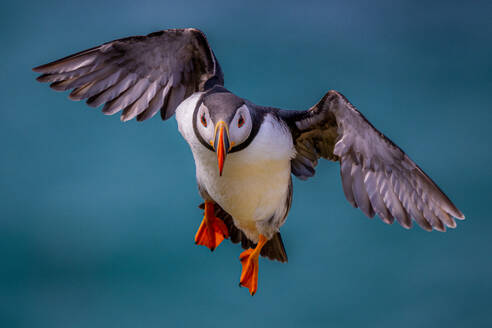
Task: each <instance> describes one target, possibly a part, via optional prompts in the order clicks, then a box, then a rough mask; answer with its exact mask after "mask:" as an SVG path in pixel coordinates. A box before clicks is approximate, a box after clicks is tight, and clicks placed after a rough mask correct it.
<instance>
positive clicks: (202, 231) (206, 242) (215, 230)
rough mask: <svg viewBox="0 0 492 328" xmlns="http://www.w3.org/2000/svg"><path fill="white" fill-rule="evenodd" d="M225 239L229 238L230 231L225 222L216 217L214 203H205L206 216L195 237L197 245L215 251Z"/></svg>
mask: <svg viewBox="0 0 492 328" xmlns="http://www.w3.org/2000/svg"><path fill="white" fill-rule="evenodd" d="M224 238H229V231H228V229H227V226H226V225H225V223H224V221H222V220H221V219H219V218H217V217H215V213H214V203H213V202H209V201H205V216H204V217H203V220H202V223H201V224H200V228H198V231H197V233H196V235H195V244H197V245H203V246H207V247H208V248H210V250H211V251H213V250H214V249H215V248H217V246H219V245H220V243H221V242H222V241H223V240H224Z"/></svg>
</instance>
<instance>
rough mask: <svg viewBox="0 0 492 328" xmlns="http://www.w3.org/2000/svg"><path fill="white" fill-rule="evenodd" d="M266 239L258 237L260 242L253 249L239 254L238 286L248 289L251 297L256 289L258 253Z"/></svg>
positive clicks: (261, 236)
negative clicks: (239, 276)
mask: <svg viewBox="0 0 492 328" xmlns="http://www.w3.org/2000/svg"><path fill="white" fill-rule="evenodd" d="M266 242H267V239H266V237H265V236H263V235H260V240H259V242H258V245H257V246H256V247H255V249H252V248H249V249H247V250H245V251H244V252H242V253H241V255H240V256H239V260H240V261H241V265H242V271H241V278H240V280H239V286H243V287H246V288H248V289H249V293H250V294H251V296H253V295H254V294H255V293H256V290H257V289H258V271H259V264H258V258H259V257H260V252H261V249H262V248H263V246H264V245H265V243H266Z"/></svg>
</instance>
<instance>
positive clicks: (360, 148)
mask: <svg viewBox="0 0 492 328" xmlns="http://www.w3.org/2000/svg"><path fill="white" fill-rule="evenodd" d="M278 113H279V116H280V117H281V118H282V119H284V120H285V121H286V123H287V125H288V126H289V127H290V129H291V132H292V135H293V137H294V143H295V147H296V150H297V153H296V157H295V158H294V159H293V160H292V173H293V174H294V175H296V176H298V177H300V178H301V179H306V178H308V177H311V176H313V175H314V172H315V171H314V168H315V167H316V165H317V160H318V158H327V159H331V160H335V161H339V162H340V176H341V178H342V187H343V192H344V194H345V197H346V198H347V200H348V201H349V202H350V204H352V206H354V207H359V208H360V209H361V210H362V212H364V214H366V215H367V216H368V217H373V216H374V215H375V214H377V215H378V216H379V217H380V218H381V219H382V220H383V221H384V222H386V223H389V224H390V223H393V222H394V220H395V219H396V221H398V223H399V224H400V225H401V226H403V227H405V228H411V226H412V221H411V219H412V218H413V219H414V220H415V222H417V223H418V225H419V226H420V227H422V228H423V229H424V230H428V231H430V230H432V229H435V230H438V231H445V230H446V226H447V227H450V228H454V227H456V222H455V220H454V219H453V217H454V218H457V219H464V215H463V213H461V212H460V211H459V210H458V209H457V208H456V206H454V205H453V203H452V202H451V201H450V200H449V198H448V197H447V196H446V195H445V194H444V193H443V192H442V191H441V190H440V189H439V187H438V186H437V185H436V184H435V183H434V182H433V181H432V180H431V179H430V178H429V177H428V176H427V175H426V174H425V173H424V172H423V171H422V170H421V169H420V168H419V167H418V166H417V165H416V164H415V163H414V162H413V161H412V160H411V159H410V158H409V157H408V156H407V155H406V154H405V153H404V152H403V151H402V150H401V149H400V148H399V147H398V146H396V145H395V144H394V143H393V142H392V141H391V140H389V139H388V138H386V137H385V136H384V135H383V134H382V133H381V132H379V131H378V130H376V129H375V128H374V127H373V126H372V125H371V123H369V122H368V121H367V120H366V118H365V117H364V116H363V115H362V114H361V113H360V112H359V111H358V110H357V109H356V108H355V107H354V106H353V105H352V104H351V103H350V102H349V101H348V100H347V99H346V98H345V97H344V96H343V95H342V94H340V93H338V92H336V91H330V92H328V93H327V94H326V95H325V96H324V97H323V99H321V101H320V102H319V103H318V104H316V105H315V106H313V107H312V108H311V109H309V110H307V111H283V110H279V111H278Z"/></svg>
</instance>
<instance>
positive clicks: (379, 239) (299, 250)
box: [0, 0, 492, 328]
mask: <svg viewBox="0 0 492 328" xmlns="http://www.w3.org/2000/svg"><path fill="white" fill-rule="evenodd" d="M176 27H197V28H200V29H202V30H203V31H204V32H205V33H206V34H207V36H208V38H209V41H210V43H211V45H212V47H213V49H214V51H215V54H216V55H217V57H218V59H219V61H220V63H221V65H222V68H223V70H224V72H225V79H226V87H228V88H229V89H230V90H231V91H233V92H235V93H237V94H238V95H240V96H243V97H245V98H248V99H250V100H251V101H253V102H255V103H258V104H261V105H271V106H277V107H282V108H292V109H305V108H309V107H310V106H311V105H313V104H314V103H316V102H317V101H318V100H319V99H320V98H321V97H322V96H323V95H324V93H325V92H326V91H328V90H329V89H336V90H338V91H340V92H342V93H343V94H344V95H345V96H347V97H348V98H349V99H350V101H351V102H352V103H354V104H355V105H356V106H357V107H358V108H359V109H360V110H361V111H362V112H363V113H364V115H365V116H366V117H367V118H368V119H369V120H370V121H371V122H372V123H373V124H374V125H375V126H376V127H377V128H379V129H380V130H381V131H382V132H383V133H385V134H386V135H387V136H389V137H390V138H391V139H392V140H393V141H394V142H395V143H397V144H398V145H400V146H401V147H402V148H403V149H404V150H405V151H406V152H407V153H408V154H409V156H410V157H411V158H412V159H413V160H415V161H416V162H417V163H418V164H419V165H420V166H421V167H422V168H423V169H424V170H425V171H426V172H427V173H428V174H429V175H430V176H431V177H432V178H433V179H434V180H435V181H436V182H437V184H438V185H439V186H440V187H441V188H442V189H443V190H444V192H445V193H447V194H448V195H449V196H450V198H451V199H452V200H453V202H454V203H455V204H456V205H457V206H458V207H459V208H460V209H461V210H462V211H463V212H464V213H465V215H466V217H467V219H466V220H465V221H462V222H461V221H460V222H458V228H457V229H455V230H450V231H448V232H446V233H439V232H432V233H428V232H424V231H423V230H421V229H420V228H418V227H415V228H414V229H412V230H410V231H407V230H405V229H403V228H401V227H400V226H398V225H397V224H393V225H391V226H389V225H386V224H384V223H382V221H380V220H379V219H378V218H375V219H373V220H370V219H367V218H366V217H365V216H364V215H363V214H362V212H361V211H359V210H355V209H353V208H352V207H351V206H350V205H349V203H348V202H347V201H346V200H345V198H344V195H343V192H342V188H341V182H340V178H339V166H338V164H334V163H331V162H328V161H321V162H320V164H319V166H318V169H317V174H316V177H315V178H313V179H310V180H309V181H306V182H302V181H298V180H295V182H294V201H293V206H292V211H291V212H290V215H289V218H288V220H287V223H286V224H285V225H284V226H283V228H282V234H283V239H284V242H285V245H286V249H287V253H288V255H289V262H288V263H287V264H280V263H278V262H269V261H267V260H261V262H260V279H259V291H258V293H257V294H256V295H255V296H254V297H251V296H250V295H249V294H248V291H247V290H246V289H244V288H239V287H238V282H239V275H240V270H241V266H240V263H239V260H238V256H239V253H240V252H241V249H240V247H239V246H238V245H233V244H231V243H230V242H224V243H223V244H221V246H220V247H219V248H218V249H217V250H216V251H215V252H213V253H210V251H209V250H208V249H206V248H204V247H198V246H195V245H194V242H193V237H194V235H195V232H196V230H197V228H198V226H199V224H200V222H201V219H202V212H201V211H200V210H199V209H198V208H197V205H198V204H199V203H200V202H201V200H200V198H199V195H198V192H197V187H196V183H195V172H194V163H193V159H192V156H191V152H190V150H189V149H188V146H187V144H186V143H185V141H184V140H183V139H182V138H181V136H180V135H179V133H178V131H177V128H176V122H175V120H174V119H172V120H169V121H167V122H165V123H163V122H162V121H161V120H160V119H159V118H158V117H156V118H154V119H152V120H150V121H146V122H144V123H137V122H135V121H131V122H128V123H125V124H123V123H121V122H120V120H119V118H118V117H117V116H112V117H106V116H104V115H102V114H101V113H100V111H99V110H95V109H91V108H89V107H87V106H86V105H85V104H84V103H83V102H79V103H77V102H72V101H69V100H68V99H67V93H65V94H59V93H56V92H54V91H52V90H50V89H49V88H48V86H47V85H42V84H40V83H38V82H36V81H35V77H36V76H37V75H36V74H35V73H34V72H32V71H31V68H32V67H34V66H38V65H40V64H44V63H47V62H49V61H52V60H55V59H58V58H61V57H64V56H66V55H69V54H72V53H74V52H77V51H80V50H84V49H87V48H90V47H92V46H95V45H98V44H101V43H103V42H106V41H109V40H113V39H117V38H121V37H125V36H131V35H139V34H147V33H150V32H153V31H157V30H161V29H167V28H176ZM0 41H1V44H2V50H1V52H0V56H1V61H0V71H1V79H0V92H1V97H0V105H1V113H2V119H1V120H0V138H1V140H2V146H1V155H0V156H1V161H0V207H1V212H0V213H1V214H0V327H5V328H11V327H12V328H13V327H37V328H41V327H50V328H58V327H71V328H78V327H84V328H86V327H91V328H98V327H105V328H106V327H263V326H270V327H380V328H382V327H492V316H491V313H490V310H491V308H492V296H491V293H492V255H491V253H492V235H491V231H492V218H491V215H490V209H489V208H490V206H491V203H492V197H491V196H492V193H491V191H490V187H491V183H492V174H491V173H492V169H491V163H492V154H491V148H492V147H491V139H492V138H491V130H490V124H491V123H492V2H490V1H469V2H467V1H374V0H372V1H354V2H352V1H342V0H339V1H319V2H316V1H242V2H236V1H225V0H224V1H173V2H171V1H125V0H119V1H8V2H3V3H2V5H1V10H0Z"/></svg>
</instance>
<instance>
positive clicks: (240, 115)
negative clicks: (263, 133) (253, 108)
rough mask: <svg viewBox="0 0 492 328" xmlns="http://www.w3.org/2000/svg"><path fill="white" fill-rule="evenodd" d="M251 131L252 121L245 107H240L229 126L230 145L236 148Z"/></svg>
mask: <svg viewBox="0 0 492 328" xmlns="http://www.w3.org/2000/svg"><path fill="white" fill-rule="evenodd" d="M252 129H253V120H252V118H251V114H250V113H249V109H248V107H247V106H246V105H242V106H241V107H239V108H238V109H237V111H236V115H234V118H233V119H232V121H231V122H230V124H229V138H230V140H231V144H232V143H233V145H234V146H238V145H240V144H241V143H243V142H244V141H245V140H246V139H248V137H249V135H250V134H251V130H252Z"/></svg>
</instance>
